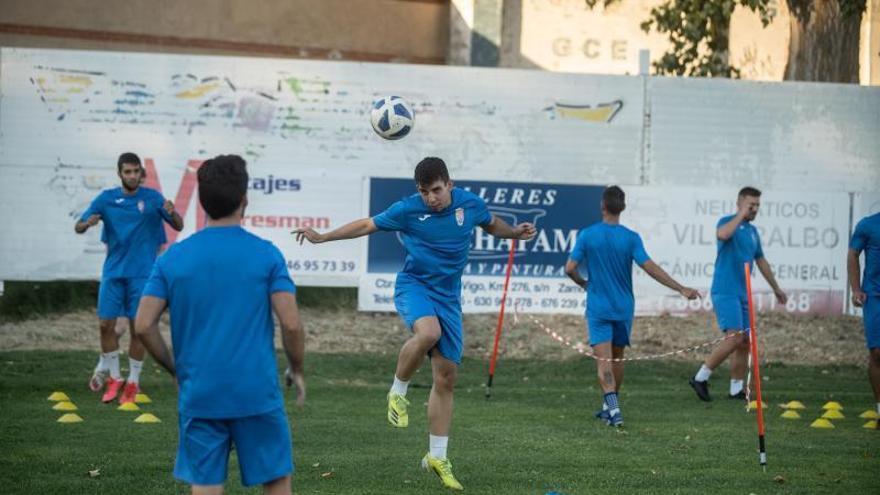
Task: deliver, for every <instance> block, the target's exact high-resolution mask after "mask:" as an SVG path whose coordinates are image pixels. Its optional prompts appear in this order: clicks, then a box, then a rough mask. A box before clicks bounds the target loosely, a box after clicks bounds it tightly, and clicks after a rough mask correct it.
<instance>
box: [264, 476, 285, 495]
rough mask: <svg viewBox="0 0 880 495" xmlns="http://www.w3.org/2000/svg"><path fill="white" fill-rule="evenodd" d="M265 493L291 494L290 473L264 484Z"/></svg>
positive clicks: (275, 494) (269, 494)
mask: <svg viewBox="0 0 880 495" xmlns="http://www.w3.org/2000/svg"><path fill="white" fill-rule="evenodd" d="M263 494H264V495H290V475H287V476H284V477H283V478H278V479H277V480H272V481H270V482H268V483H264V484H263Z"/></svg>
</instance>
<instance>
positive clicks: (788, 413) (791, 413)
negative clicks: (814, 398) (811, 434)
mask: <svg viewBox="0 0 880 495" xmlns="http://www.w3.org/2000/svg"><path fill="white" fill-rule="evenodd" d="M782 417H783V418H785V419H801V415H800V414H798V412H797V411H792V410H791V409H789V410H788V411H785V412H784V413H782Z"/></svg>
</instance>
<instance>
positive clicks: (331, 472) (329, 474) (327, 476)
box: [321, 471, 333, 479]
mask: <svg viewBox="0 0 880 495" xmlns="http://www.w3.org/2000/svg"><path fill="white" fill-rule="evenodd" d="M331 476H333V471H327V472H326V473H321V477H322V478H324V479H327V478H330V477H331Z"/></svg>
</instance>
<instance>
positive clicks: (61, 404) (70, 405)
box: [52, 401, 77, 411]
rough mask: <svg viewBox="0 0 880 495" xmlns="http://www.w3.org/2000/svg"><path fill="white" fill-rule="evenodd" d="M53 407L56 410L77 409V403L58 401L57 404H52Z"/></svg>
mask: <svg viewBox="0 0 880 495" xmlns="http://www.w3.org/2000/svg"><path fill="white" fill-rule="evenodd" d="M52 409H54V410H56V411H76V410H77V408H76V404H74V403H73V402H68V401H64V402H56V403H55V405H54V406H52Z"/></svg>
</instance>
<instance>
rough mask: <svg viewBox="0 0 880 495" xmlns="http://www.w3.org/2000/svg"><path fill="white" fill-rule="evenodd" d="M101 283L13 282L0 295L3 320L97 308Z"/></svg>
mask: <svg viewBox="0 0 880 495" xmlns="http://www.w3.org/2000/svg"><path fill="white" fill-rule="evenodd" d="M97 297H98V283H97V282H64V281H59V282H11V281H7V282H6V283H5V284H4V294H3V296H2V297H0V321H20V320H24V319H27V318H32V317H35V316H39V315H49V314H54V313H60V312H64V311H74V310H78V309H89V308H94V307H95V303H96V301H97Z"/></svg>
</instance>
